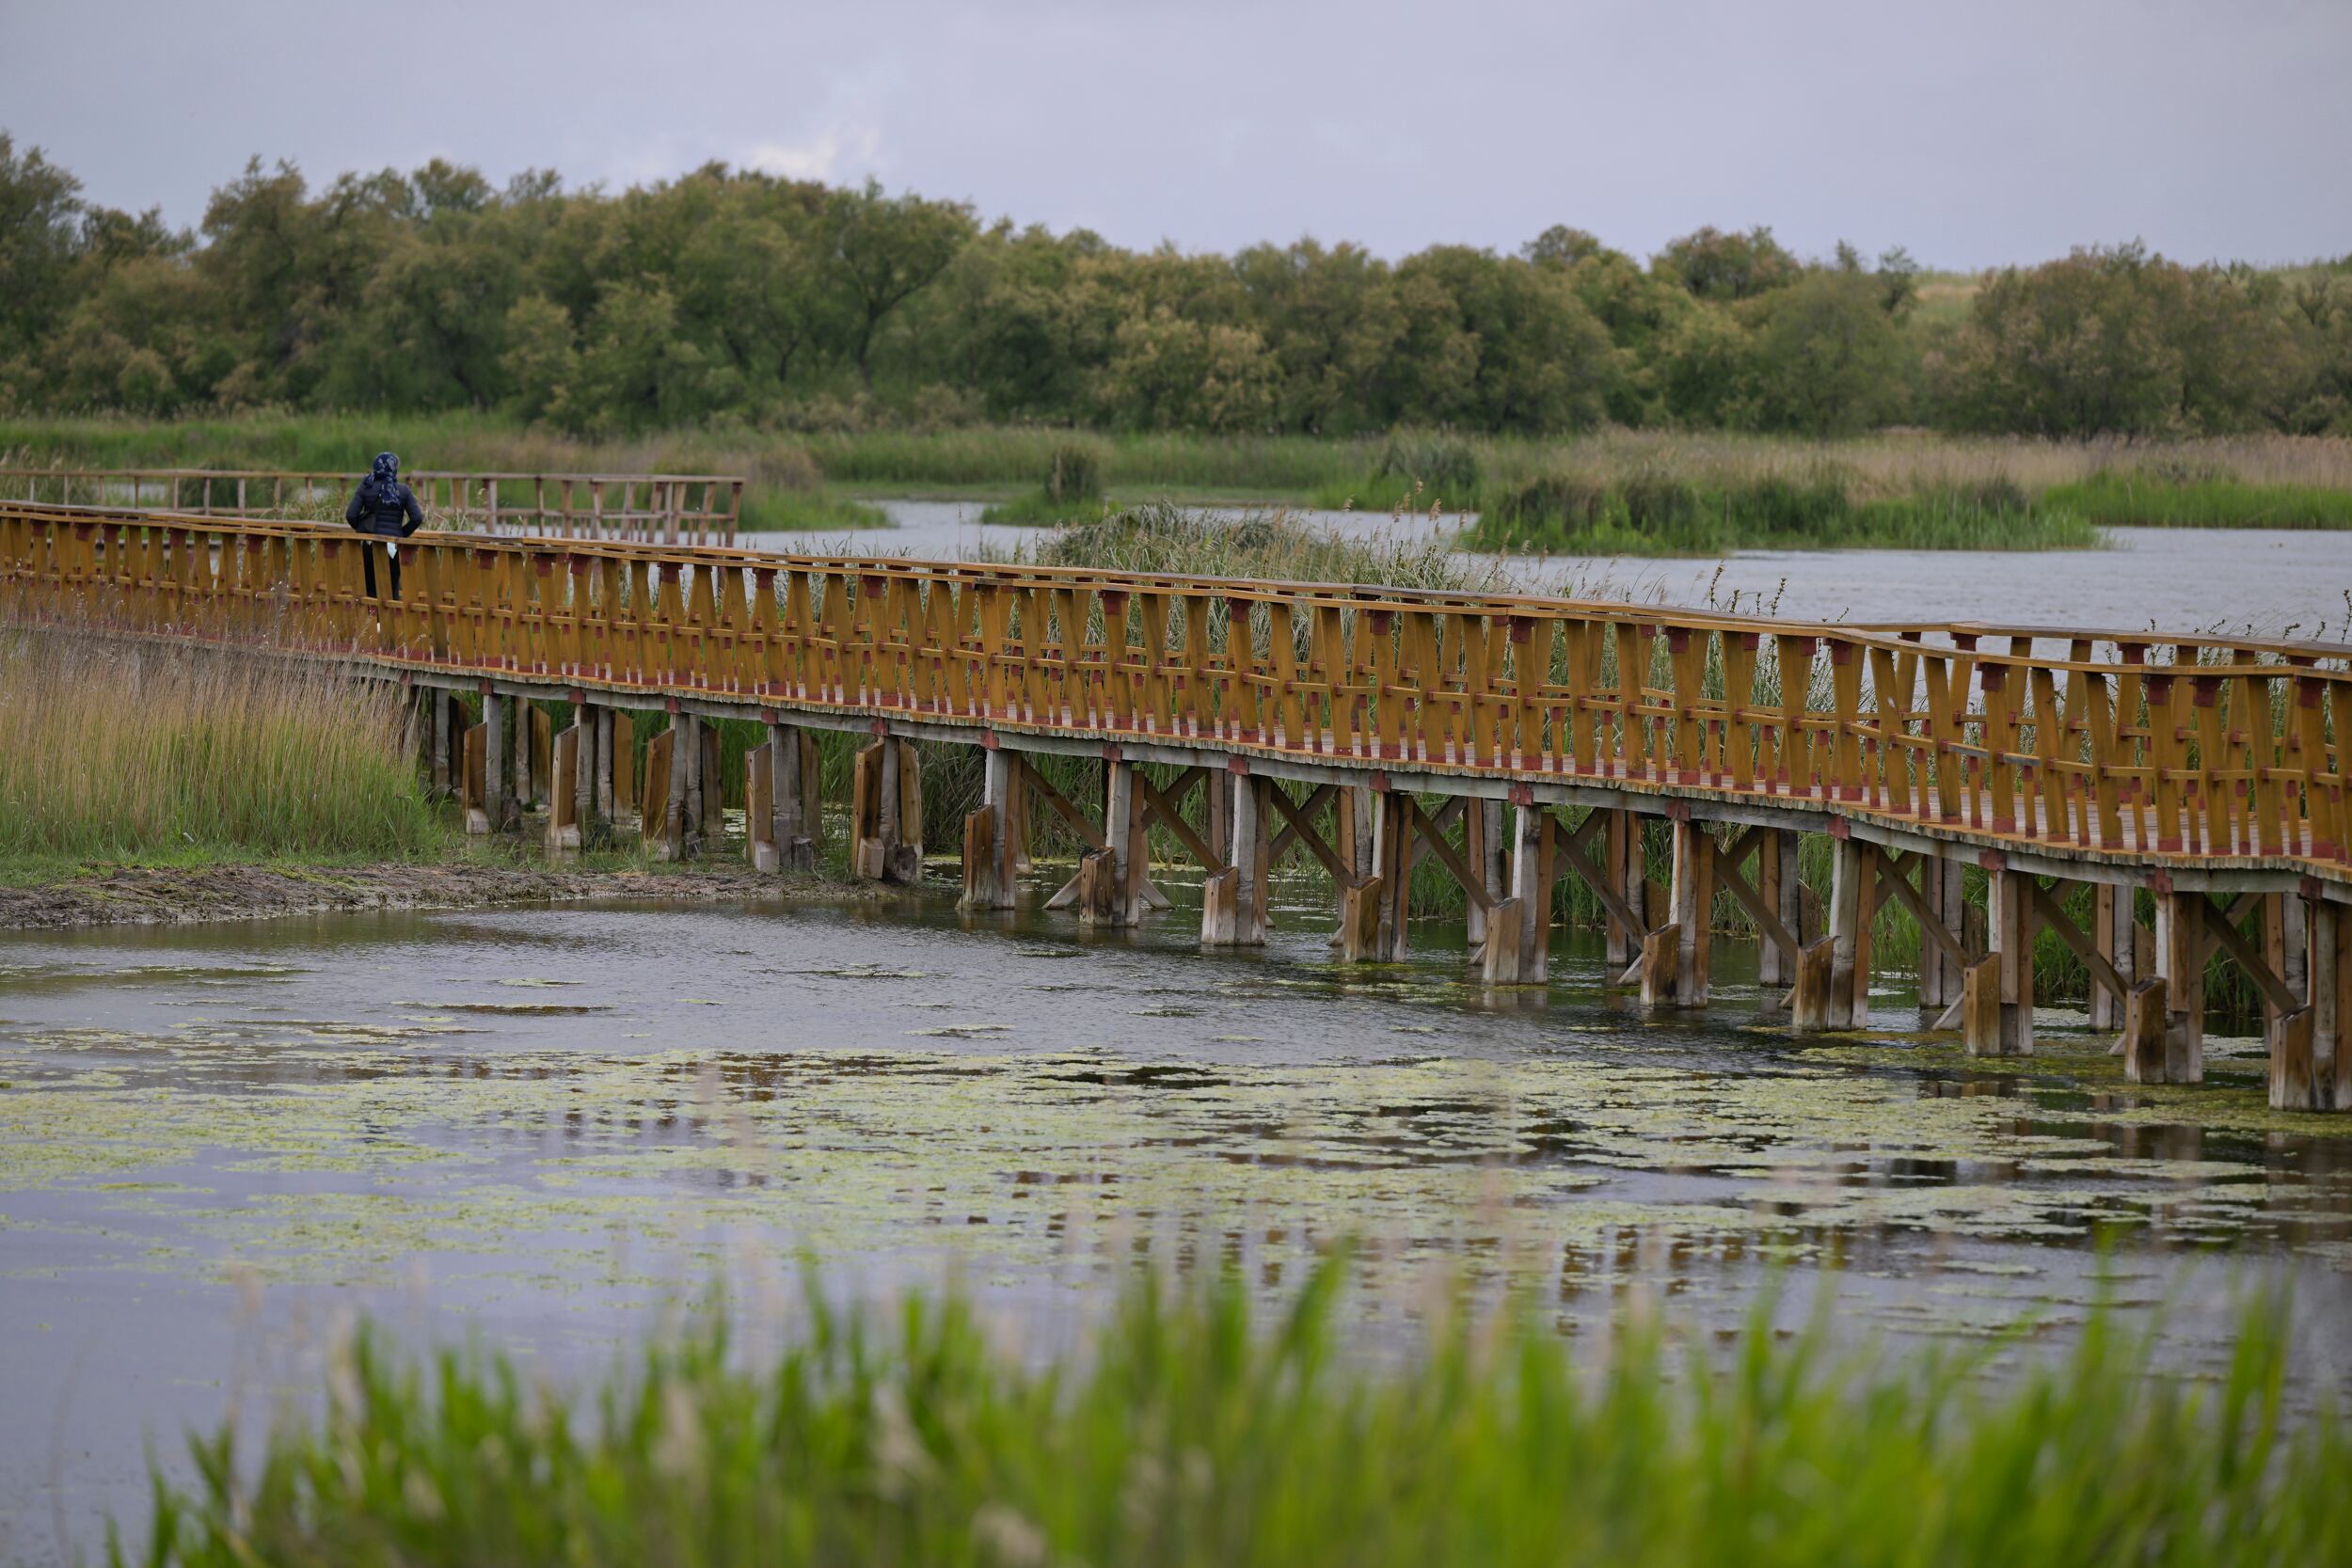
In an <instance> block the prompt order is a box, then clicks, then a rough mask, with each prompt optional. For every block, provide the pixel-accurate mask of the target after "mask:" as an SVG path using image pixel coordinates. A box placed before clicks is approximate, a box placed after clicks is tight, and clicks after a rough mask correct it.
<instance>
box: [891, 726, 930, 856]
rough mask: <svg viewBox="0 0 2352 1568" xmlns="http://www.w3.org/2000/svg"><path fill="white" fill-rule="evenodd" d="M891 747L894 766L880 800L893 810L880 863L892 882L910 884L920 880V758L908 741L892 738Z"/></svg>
mask: <svg viewBox="0 0 2352 1568" xmlns="http://www.w3.org/2000/svg"><path fill="white" fill-rule="evenodd" d="M892 750H894V751H895V752H897V755H898V766H897V767H896V768H894V769H892V770H891V773H890V774H889V775H886V777H887V783H888V794H887V795H886V796H885V797H884V799H885V800H886V801H887V802H888V803H889V804H891V805H892V806H893V807H895V811H894V813H893V820H892V822H891V824H890V832H889V834H888V835H887V840H888V845H889V847H888V848H887V849H886V850H885V851H884V852H883V865H884V869H885V870H886V871H887V873H888V875H889V878H890V879H891V880H892V881H894V882H898V883H900V884H902V885H904V886H907V887H913V886H914V885H915V884H916V883H917V882H920V881H921V880H922V879H923V757H922V753H921V752H917V751H916V750H915V749H914V741H912V740H899V741H894V742H893V743H892ZM890 754H891V752H883V755H884V757H885V758H886V757H888V756H889V755H890Z"/></svg>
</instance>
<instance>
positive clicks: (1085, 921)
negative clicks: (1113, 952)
mask: <svg viewBox="0 0 2352 1568" xmlns="http://www.w3.org/2000/svg"><path fill="white" fill-rule="evenodd" d="M1078 924H1079V925H1081V926H1116V925H1118V924H1120V920H1119V864H1118V858H1117V857H1116V856H1115V855H1113V854H1112V853H1111V851H1109V850H1108V849H1089V850H1088V851H1087V852H1086V853H1085V854H1083V855H1081V856H1079V857H1078Z"/></svg>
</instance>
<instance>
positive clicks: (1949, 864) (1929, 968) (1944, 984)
mask: <svg viewBox="0 0 2352 1568" xmlns="http://www.w3.org/2000/svg"><path fill="white" fill-rule="evenodd" d="M1964 876H1965V873H1964V871H1963V869H1962V867H1961V866H1960V864H1959V863H1957V862H1954V861H1947V860H1946V859H1945V858H1944V857H1943V856H1941V855H1938V854H1935V853H1933V852H1932V851H1930V852H1928V853H1925V854H1923V855H1921V856H1920V857H1919V902H1920V904H1921V905H1922V906H1923V907H1924V908H1925V909H1926V911H1927V913H1928V916H1929V917H1930V918H1932V919H1934V920H1935V921H1936V922H1937V924H1939V925H1941V926H1943V927H1944V928H1945V930H1946V931H1947V932H1948V933H1949V934H1950V935H1951V936H1952V937H1954V938H1955V939H1958V938H1960V936H1961V932H1960V929H1959V927H1957V926H1955V925H1953V924H1952V923H1951V922H1950V920H1949V918H1948V916H1947V912H1946V909H1947V906H1946V904H1945V901H1944V890H1945V886H1946V884H1947V883H1954V882H1959V881H1961V880H1962V879H1963V877H1964ZM1967 970H1968V966H1967V964H1966V963H1965V962H1963V961H1961V960H1958V959H1955V958H1953V957H1952V955H1951V953H1950V951H1949V950H1948V949H1947V948H1946V947H1945V945H1944V944H1943V943H1942V942H1936V941H1934V940H1933V939H1931V937H1929V935H1928V934H1927V932H1926V931H1924V930H1922V931H1921V932H1920V933H1919V1010H1920V1011H1921V1012H1922V1013H1924V1014H1926V1015H1928V1016H1929V1017H1931V1018H1934V1017H1940V1016H1941V1015H1942V1014H1943V1012H1944V1010H1945V1009H1946V1008H1947V1007H1949V1006H1951V1005H1952V1004H1953V1003H1955V1002H1957V1001H1959V1000H1960V995H1961V986H1962V980H1963V976H1964V975H1965V974H1967Z"/></svg>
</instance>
